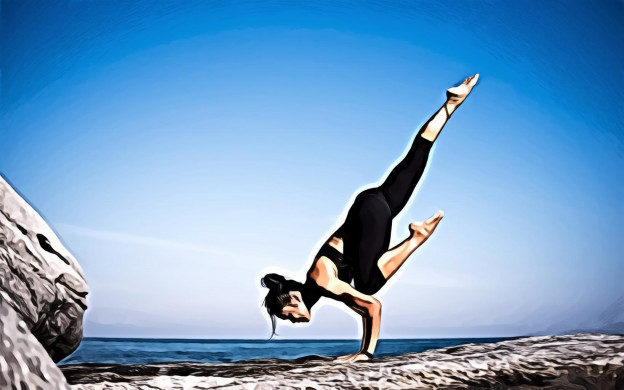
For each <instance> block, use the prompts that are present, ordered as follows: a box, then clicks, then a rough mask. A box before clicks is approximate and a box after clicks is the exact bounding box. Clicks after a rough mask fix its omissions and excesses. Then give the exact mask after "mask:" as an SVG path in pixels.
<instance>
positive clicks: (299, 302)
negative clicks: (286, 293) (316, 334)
mask: <svg viewBox="0 0 624 390" xmlns="http://www.w3.org/2000/svg"><path fill="white" fill-rule="evenodd" d="M282 316H283V318H284V319H286V320H290V322H309V321H310V312H309V311H308V308H307V307H306V305H305V304H304V303H303V299H302V298H301V292H299V291H291V292H290V303H288V304H286V306H284V308H283V309H282Z"/></svg>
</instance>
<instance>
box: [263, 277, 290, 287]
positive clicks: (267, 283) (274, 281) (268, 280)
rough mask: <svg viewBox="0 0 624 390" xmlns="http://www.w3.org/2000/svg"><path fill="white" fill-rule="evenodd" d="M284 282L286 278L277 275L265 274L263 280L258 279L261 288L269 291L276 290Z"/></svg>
mask: <svg viewBox="0 0 624 390" xmlns="http://www.w3.org/2000/svg"><path fill="white" fill-rule="evenodd" d="M285 282H286V278H284V277H283V276H282V275H278V274H266V275H265V276H264V278H262V279H260V283H262V287H267V288H269V289H270V290H273V289H276V288H277V289H278V288H280V287H281V286H282V284H284V283H285Z"/></svg>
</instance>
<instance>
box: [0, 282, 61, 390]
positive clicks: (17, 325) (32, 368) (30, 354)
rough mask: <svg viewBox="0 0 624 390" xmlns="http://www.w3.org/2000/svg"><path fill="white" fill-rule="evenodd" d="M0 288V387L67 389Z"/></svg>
mask: <svg viewBox="0 0 624 390" xmlns="http://www.w3.org/2000/svg"><path fill="white" fill-rule="evenodd" d="M9 302H10V298H9V297H8V295H7V294H6V293H5V292H4V291H0V351H1V352H2V353H1V354H0V359H2V362H1V363H0V368H1V369H0V389H33V390H35V389H45V390H48V389H49V390H62V389H69V385H68V384H67V382H66V381H65V377H64V376H63V374H62V373H61V370H59V368H58V367H57V366H56V364H54V362H53V361H52V359H50V357H49V356H48V354H47V353H46V350H45V349H43V346H42V345H41V344H40V343H39V341H37V339H36V338H35V336H33V335H32V333H30V331H29V330H28V328H27V327H26V323H25V322H24V321H22V319H21V318H20V316H19V315H18V314H17V313H16V312H15V310H13V307H12V306H11V305H10V303H9Z"/></svg>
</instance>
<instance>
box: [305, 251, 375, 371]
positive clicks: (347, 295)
mask: <svg viewBox="0 0 624 390" xmlns="http://www.w3.org/2000/svg"><path fill="white" fill-rule="evenodd" d="M314 268H315V269H314V270H313V271H312V274H311V275H310V276H311V277H312V278H313V279H314V280H315V282H316V283H317V284H318V285H319V286H320V287H323V288H324V289H325V290H327V291H328V292H329V293H331V295H333V297H332V298H334V299H336V300H338V301H340V302H343V303H344V304H346V305H347V306H349V307H350V308H351V309H352V310H353V311H355V312H356V313H358V314H360V315H361V316H362V325H363V335H362V345H361V348H360V351H359V352H358V353H356V354H354V355H349V356H346V357H344V358H342V359H341V360H344V361H358V360H368V359H369V357H368V356H367V355H366V354H365V353H369V354H371V355H372V354H373V353H374V352H375V347H376V346H377V339H378V338H379V328H380V324H381V302H379V301H378V300H377V299H375V298H373V297H372V296H370V295H366V294H362V293H361V292H359V291H357V290H356V289H354V288H353V287H351V285H349V284H347V283H345V282H343V281H342V280H340V279H338V278H337V277H336V275H335V274H336V272H335V271H334V270H335V266H334V265H333V263H332V262H331V261H330V260H326V259H324V258H323V257H321V258H320V259H319V260H318V261H317V264H316V266H315V267H314Z"/></svg>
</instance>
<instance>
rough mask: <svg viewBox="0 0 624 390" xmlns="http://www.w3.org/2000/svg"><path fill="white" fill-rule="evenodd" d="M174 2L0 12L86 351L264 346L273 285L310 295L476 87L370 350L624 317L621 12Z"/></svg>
mask: <svg viewBox="0 0 624 390" xmlns="http://www.w3.org/2000/svg"><path fill="white" fill-rule="evenodd" d="M166 3H167V2H143V1H137V2H130V1H120V2H107V1H59V2H49V1H39V2H31V1H8V2H3V3H2V9H1V16H0V17H1V23H2V25H1V28H0V32H1V41H2V49H1V50H2V59H1V99H2V100H1V111H0V115H1V116H0V126H1V127H0V172H1V173H2V174H3V176H5V177H6V178H7V179H8V180H9V181H10V182H11V183H12V184H13V185H14V186H15V188H16V189H17V190H18V191H19V192H20V193H22V194H23V195H24V196H25V197H26V198H27V199H28V200H29V201H30V202H31V203H32V204H33V205H34V206H35V207H36V208H37V209H38V210H39V211H40V212H41V214H42V215H43V216H44V217H45V218H46V220H47V221H48V222H49V223H50V225H51V226H52V227H53V228H54V229H55V230H56V231H57V232H58V234H59V236H60V237H61V238H62V239H63V241H64V242H65V243H66V244H67V247H68V248H69V249H70V250H71V251H72V252H73V253H74V255H75V256H76V258H77V259H78V261H79V262H80V264H81V265H82V267H83V269H84V272H85V274H86V277H87V280H88V283H89V286H90V295H89V306H90V308H89V310H88V312H87V317H86V324H85V333H86V335H87V336H134V337H189V338H190V337H206V338H221V337H227V338H265V337H268V335H269V334H270V325H269V321H268V318H267V316H266V312H265V311H264V310H263V309H261V308H260V303H261V301H262V299H263V296H264V291H263V289H262V288H261V286H260V284H259V279H260V277H261V276H262V275H264V274H265V273H266V272H269V271H277V272H280V271H284V272H285V273H286V275H288V276H291V277H293V278H296V279H298V280H300V281H301V280H302V279H303V277H304V271H305V269H307V268H308V267H309V265H310V263H311V260H312V258H311V256H312V255H313V254H314V253H315V251H316V250H317V249H318V247H319V245H320V244H321V242H322V241H323V240H324V239H325V238H327V234H328V233H329V232H330V231H331V229H332V227H335V226H336V224H337V223H338V222H339V219H340V216H341V215H342V213H343V212H344V211H345V207H346V206H347V205H348V202H349V200H350V199H351V198H352V196H354V195H355V193H356V191H357V190H358V189H361V188H365V186H367V185H369V184H373V183H375V182H377V181H378V180H380V179H381V178H382V177H383V175H384V173H386V171H387V170H388V168H390V167H391V165H392V164H393V162H395V161H396V160H397V158H399V157H400V156H401V154H402V153H403V152H404V150H405V148H406V147H407V146H408V144H409V142H410V140H411V139H412V137H413V136H414V134H415V132H416V131H417V130H418V128H419V127H420V126H421V125H422V124H423V123H424V122H425V121H426V120H427V118H428V117H429V116H430V115H431V114H432V113H433V112H434V111H435V110H436V109H437V108H438V107H439V106H440V105H441V104H442V103H443V100H444V91H445V89H446V88H448V87H450V86H452V85H453V84H455V83H457V82H458V81H461V80H462V79H463V78H464V77H466V76H468V75H472V74H474V73H477V72H479V73H480V74H481V81H480V83H479V85H478V86H477V87H476V89H475V90H474V91H473V94H472V95H471V96H470V98H469V99H468V101H467V102H466V103H465V104H464V105H463V106H462V107H461V108H460V109H459V110H458V111H457V112H456V114H455V115H454V116H453V118H452V120H451V122H449V124H448V125H447V127H446V128H445V130H444V131H443V133H442V135H441V136H440V138H439V139H438V142H436V146H435V149H434V151H433V154H432V156H431V159H430V164H429V168H428V172H427V175H426V178H425V180H424V181H423V183H422V185H421V187H420V191H419V192H418V194H417V196H415V197H414V199H413V202H412V203H411V205H410V207H409V209H408V210H406V211H405V212H404V213H403V214H402V215H401V216H400V218H398V219H397V220H395V224H394V233H395V234H394V239H393V243H394V242H397V241H399V240H401V239H403V238H404V237H405V235H406V233H407V225H408V223H409V222H411V221H416V220H421V219H423V218H427V217H428V216H430V215H431V214H433V213H434V212H435V211H437V210H438V209H442V210H444V211H445V213H446V216H445V218H444V220H443V221H442V223H441V225H440V226H439V227H438V230H436V232H435V235H434V237H433V238H432V239H431V240H430V241H428V242H427V243H426V245H425V246H423V247H422V248H421V249H419V250H418V251H417V252H416V253H415V254H414V256H413V257H412V258H411V259H410V260H409V262H408V263H407V264H406V266H404V268H402V269H401V271H400V272H399V273H398V274H397V276H396V277H395V279H394V280H393V282H392V283H390V284H389V286H388V287H386V288H384V289H383V290H382V292H381V293H380V297H381V301H382V303H383V304H384V309H383V316H384V317H383V320H382V331H381V336H382V337H442V336H449V337H453V336H499V335H520V334H526V333H533V332H557V331H562V330H568V329H577V328H583V327H585V328H587V327H595V326H601V325H604V324H606V323H609V322H616V321H624V319H622V313H621V312H618V310H621V309H622V308H623V307H624V299H623V296H624V284H623V283H622V281H621V280H622V275H624V244H623V240H622V233H623V232H624V229H623V228H624V226H623V225H624V206H623V202H622V200H623V199H624V196H623V195H624V189H623V184H622V183H623V179H624V173H623V169H622V167H623V166H624V164H623V162H624V129H623V126H622V125H623V123H622V118H623V117H624V115H623V114H624V112H623V109H622V103H621V102H622V99H623V97H624V96H623V95H624V93H623V91H624V81H623V79H624V74H623V69H624V52H623V51H622V50H621V40H622V38H623V37H624V24H622V23H621V21H622V17H623V16H624V11H623V8H624V7H623V5H622V3H621V2H614V1H602V2H589V1H555V0H553V1H548V2H533V1H516V2H485V1H481V2H478V1H471V2H461V3H458V2H451V1H441V2H421V3H418V2H384V1H373V2H358V3H355V2H353V3H352V2H345V1H331V2H314V5H311V4H305V2H303V3H302V2H287V1H268V2H253V3H252V2H243V1H232V2H210V1H209V2H200V1H197V2H191V1H185V2H182V1H176V2H169V4H166ZM358 326H359V322H358V321H356V320H354V318H353V317H352V316H351V315H350V314H348V313H347V312H346V311H344V310H342V309H340V308H339V306H332V305H326V304H319V305H318V306H316V307H315V308H314V310H313V321H312V324H310V325H308V326H287V325H286V324H283V323H282V324H280V325H279V327H278V333H279V334H280V335H281V337H291V338H314V337H328V338H355V337H358V334H357V331H358Z"/></svg>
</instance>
